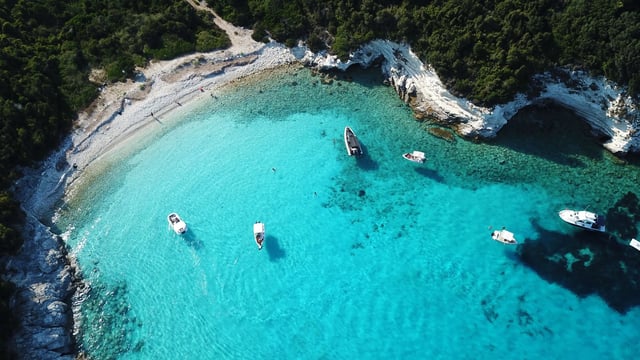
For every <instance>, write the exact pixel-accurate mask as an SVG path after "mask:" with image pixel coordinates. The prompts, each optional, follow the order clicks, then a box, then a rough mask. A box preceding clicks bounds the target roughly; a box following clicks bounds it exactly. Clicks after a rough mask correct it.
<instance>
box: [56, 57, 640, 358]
mask: <svg viewBox="0 0 640 360" xmlns="http://www.w3.org/2000/svg"><path fill="white" fill-rule="evenodd" d="M351 76H353V79H351V78H349V79H341V80H339V81H336V82H334V83H333V84H331V85H323V84H321V82H320V79H319V78H318V77H314V76H312V75H311V73H310V72H309V71H307V70H304V69H297V70H293V69H288V70H282V71H279V72H274V73H270V74H269V76H266V77H264V78H259V77H255V78H250V79H245V80H244V81H241V82H238V83H236V84H234V85H233V86H229V87H228V88H226V89H224V90H221V91H217V92H216V93H215V97H213V96H212V97H209V98H206V96H205V97H204V98H203V99H202V100H201V101H199V102H196V103H192V104H190V105H188V106H184V107H183V108H181V110H183V111H182V112H181V113H180V114H174V116H175V117H176V119H173V120H171V119H165V120H164V121H163V123H162V124H161V125H157V127H158V129H159V130H158V131H157V132H156V133H155V135H154V136H152V137H150V138H149V137H147V139H146V140H145V141H144V142H140V141H138V142H137V143H138V144H142V143H144V144H146V146H145V147H144V149H136V148H135V146H133V145H132V144H129V146H133V147H130V149H133V153H131V152H119V153H116V154H112V155H111V160H110V161H111V162H107V161H106V160H105V163H108V167H107V168H108V171H103V172H100V173H93V174H90V173H88V174H86V177H87V178H92V179H94V181H91V182H88V183H87V184H86V186H85V188H83V189H82V191H81V192H80V193H78V195H77V196H76V198H74V199H73V200H72V201H71V202H70V203H68V204H66V206H65V207H64V209H63V210H62V211H61V217H60V219H59V222H58V226H59V227H61V228H63V229H67V230H68V231H67V233H66V239H67V243H68V244H69V246H70V248H71V250H72V252H73V254H74V255H76V256H77V258H78V261H79V263H80V265H81V266H82V268H83V274H84V276H85V277H86V279H87V281H88V282H90V283H91V285H92V292H91V293H90V295H89V297H88V298H87V300H85V302H84V304H83V307H82V309H83V311H82V314H83V326H82V329H83V337H82V339H81V343H82V345H83V347H84V350H85V351H86V352H87V353H88V354H90V355H92V356H94V357H95V358H97V359H109V358H119V359H158V358H168V357H170V358H181V359H271V358H282V359H299V358H304V359H347V358H368V359H376V358H380V359H389V358H402V359H410V358H434V359H438V358H442V359H450V358H456V359H479V358H487V359H488V358H491V359H493V358H519V359H522V358H546V359H550V358H551V359H553V358H567V357H569V356H571V357H574V358H591V359H593V358H631V357H632V356H633V355H635V354H636V353H637V347H635V348H634V347H633V346H629V344H633V343H635V342H636V341H635V334H636V333H637V318H638V315H640V311H638V309H637V308H636V307H629V308H626V309H625V311H619V309H618V311H616V309H614V308H612V307H611V306H609V305H607V302H606V299H605V298H603V297H601V296H598V295H587V296H584V294H579V293H576V291H573V290H572V289H570V288H569V287H566V286H562V285H560V284H562V281H560V280H559V281H553V279H552V281H547V280H548V279H545V278H544V277H543V276H541V275H539V273H538V272H537V271H535V270H534V268H532V267H530V266H527V265H525V263H524V262H523V261H522V257H521V256H520V255H518V253H517V250H516V247H515V246H506V245H503V244H500V243H497V242H495V241H492V240H491V238H490V232H491V230H490V229H493V228H501V227H503V226H506V227H507V228H508V229H509V230H511V231H513V232H514V233H515V234H516V238H517V239H518V240H519V241H520V242H521V243H522V242H524V240H525V239H527V242H528V243H531V244H533V243H538V244H540V243H541V242H544V241H545V239H548V238H549V235H548V234H554V236H566V237H567V239H566V241H567V242H574V243H575V242H580V241H585V242H586V243H587V244H590V243H589V241H596V242H609V244H613V245H611V246H613V249H614V250H613V252H612V253H613V254H622V255H620V256H621V257H623V256H634V255H636V254H634V253H633V252H632V250H627V248H628V247H624V240H625V239H615V238H611V239H609V238H607V236H605V235H602V236H599V235H595V237H594V236H592V237H589V238H587V239H583V238H582V237H583V236H584V235H582V234H581V233H580V232H579V231H578V230H575V229H572V228H570V227H569V226H568V225H566V224H564V223H562V222H561V221H560V220H559V218H558V217H557V215H556V214H557V211H558V210H561V209H562V208H564V207H566V206H569V207H580V208H584V207H587V206H588V207H589V209H591V210H593V211H598V212H603V213H604V212H606V211H607V210H608V209H609V208H612V207H613V206H614V204H615V203H616V201H618V200H619V199H620V198H621V197H622V196H623V195H624V194H625V193H627V192H628V191H636V190H637V189H635V188H634V186H637V185H636V184H637V183H638V180H639V179H640V177H639V174H640V171H639V169H638V167H637V166H635V165H632V164H621V163H620V162H619V161H617V160H616V159H614V158H613V157H611V156H609V155H608V154H606V153H605V152H604V151H602V150H601V148H600V147H599V145H597V144H595V142H594V141H593V140H591V139H590V138H589V137H586V136H583V135H584V134H583V133H582V131H583V130H582V127H581V126H580V124H579V123H578V122H577V121H576V120H575V119H574V118H573V116H572V115H571V114H569V113H567V112H564V111H562V110H559V109H549V110H537V111H535V112H523V113H522V114H521V115H520V116H519V119H520V120H519V122H518V121H514V122H513V125H510V126H508V127H507V128H505V129H504V130H503V131H502V132H501V136H500V137H498V138H497V139H495V140H493V141H491V142H489V143H473V142H468V141H463V140H460V139H457V140H453V141H446V140H443V139H442V138H439V137H436V136H433V135H431V134H430V133H429V132H428V131H427V130H428V128H432V127H433V125H428V124H425V123H419V122H416V121H415V120H414V119H413V116H412V114H411V111H410V110H409V109H408V108H407V107H406V106H405V105H404V104H402V103H401V102H400V100H398V99H397V96H396V95H395V93H393V90H392V89H390V88H387V87H384V86H381V85H379V84H380V82H381V79H380V77H379V75H377V74H372V73H355V74H352V75H351ZM541 117H544V118H545V119H547V120H548V118H550V117H557V119H556V124H558V123H559V124H561V125H556V126H555V127H556V128H551V127H550V126H549V123H548V122H545V121H542V120H539V119H540V118H541ZM177 120H179V121H177ZM346 125H349V126H351V127H352V128H353V129H354V131H355V132H356V134H357V135H358V136H359V138H360V140H361V142H362V143H363V144H364V146H365V152H366V156H365V157H364V158H362V159H355V158H351V157H348V156H347V155H346V150H345V148H344V142H343V140H342V131H343V129H344V127H345V126H346ZM558 127H560V128H561V129H559V128H558ZM523 129H524V130H523ZM567 133H568V134H569V135H568V136H567V135H566V134H567ZM149 136H150V135H149ZM414 149H417V150H422V151H424V152H426V153H427V155H428V158H429V161H428V162H427V163H426V164H424V165H416V164H414V163H410V162H408V161H406V160H403V159H402V157H401V154H402V153H403V152H407V151H411V150H414ZM123 154H126V155H123ZM96 171H97V170H96ZM172 211H176V212H178V213H179V214H180V215H181V216H182V217H183V218H184V219H185V221H186V222H187V223H188V225H189V231H188V232H187V233H186V234H185V235H183V236H179V235H176V234H174V233H173V232H172V231H170V230H169V229H168V226H167V222H166V216H167V214H168V213H169V212H172ZM256 220H260V221H263V222H265V224H266V232H267V237H266V241H265V247H264V248H263V250H262V251H258V250H257V248H256V245H255V243H254V242H253V239H252V225H253V223H254V222H255V221H256ZM636 226H637V224H636ZM543 234H545V235H544V236H543ZM627 242H628V240H627ZM581 246H582V245H577V246H576V248H581ZM588 247H589V246H587V248H588ZM591 248H592V250H593V247H591ZM618 248H619V250H618ZM629 252H631V255H629ZM614 256H617V255H614ZM637 257H638V258H640V253H637ZM630 292H631V293H632V294H633V295H635V296H637V295H638V294H637V291H636V290H635V288H634V289H630Z"/></svg>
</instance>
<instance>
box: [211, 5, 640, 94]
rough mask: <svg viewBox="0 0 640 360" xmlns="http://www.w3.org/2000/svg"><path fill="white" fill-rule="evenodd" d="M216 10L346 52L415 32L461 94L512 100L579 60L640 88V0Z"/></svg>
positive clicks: (268, 31)
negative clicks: (539, 76)
mask: <svg viewBox="0 0 640 360" xmlns="http://www.w3.org/2000/svg"><path fill="white" fill-rule="evenodd" d="M213 6H214V7H215V10H216V11H217V12H218V13H219V14H221V15H223V16H224V17H226V18H228V19H229V20H231V21H236V22H238V23H239V24H240V25H243V26H248V27H252V28H253V29H254V30H255V32H254V38H255V39H256V40H260V39H265V38H266V37H271V38H273V39H275V40H277V41H280V42H283V43H286V44H289V45H293V44H295V42H296V41H297V40H298V39H303V40H306V41H307V43H308V44H309V46H310V47H311V49H312V50H316V51H317V50H321V49H325V48H326V49H328V50H329V51H330V52H332V53H333V54H336V55H338V56H339V57H341V58H343V59H346V58H347V56H348V54H349V52H351V51H352V50H354V49H356V48H357V47H358V46H359V45H361V44H362V43H363V42H367V41H369V40H373V39H376V38H382V39H389V40H394V41H400V42H407V43H408V44H410V45H411V47H412V49H413V50H414V51H415V52H416V54H418V56H419V57H420V58H421V59H422V61H423V62H425V63H429V64H431V65H432V66H433V67H434V68H435V70H436V72H437V73H438V75H439V76H440V78H441V79H442V80H443V82H444V83H445V84H446V85H447V86H448V87H449V88H450V89H451V90H452V91H453V92H454V93H456V94H458V95H462V96H465V97H467V98H469V99H470V100H472V101H473V102H475V103H476V104H480V105H495V104H498V103H503V102H506V101H509V100H510V99H511V98H512V97H513V95H514V94H515V93H517V92H519V91H526V89H527V86H528V85H529V83H530V79H531V76H532V75H534V74H536V73H539V72H542V71H544V70H546V69H549V68H552V67H554V66H562V65H566V66H578V67H582V68H584V69H586V70H589V71H592V72H593V73H594V74H596V75H598V74H602V75H606V76H607V77H608V78H609V79H611V80H614V81H616V82H618V83H620V84H623V85H628V89H629V92H630V94H632V95H637V94H638V93H639V92H640V21H639V20H640V19H639V16H640V4H639V3H637V2H636V1H633V0H593V1H584V0H563V1H553V0H483V1H472V0H431V1H428V0H422V1H409V0H348V1H341V0H327V1H310V0H290V1H289V0H288V1H284V0H221V1H216V2H215V4H214V5H213Z"/></svg>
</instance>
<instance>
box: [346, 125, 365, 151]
mask: <svg viewBox="0 0 640 360" xmlns="http://www.w3.org/2000/svg"><path fill="white" fill-rule="evenodd" d="M344 145H345V146H346V148H347V154H349V156H352V155H356V156H358V155H362V153H363V152H362V146H361V145H360V141H358V137H357V136H356V134H355V133H354V132H353V130H351V128H350V127H348V126H347V127H345V128H344Z"/></svg>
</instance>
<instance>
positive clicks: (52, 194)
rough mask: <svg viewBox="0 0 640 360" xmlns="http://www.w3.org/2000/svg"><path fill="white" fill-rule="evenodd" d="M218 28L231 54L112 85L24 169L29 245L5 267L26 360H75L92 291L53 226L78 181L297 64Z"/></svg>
mask: <svg viewBox="0 0 640 360" xmlns="http://www.w3.org/2000/svg"><path fill="white" fill-rule="evenodd" d="M192 5H193V6H194V7H197V8H200V7H201V6H200V5H197V4H195V3H194V4H192ZM214 15H215V14H214ZM215 22H216V24H217V25H218V26H219V27H221V28H222V29H223V30H225V31H226V32H227V34H229V36H230V38H231V40H232V46H231V47H230V48H228V49H225V50H221V51H214V52H211V53H202V54H192V55H188V56H184V57H181V58H178V59H174V60H171V61H162V62H155V63H152V64H150V65H149V66H148V67H146V68H144V69H140V70H139V76H138V77H137V78H136V80H135V81H127V82H125V83H116V84H110V85H108V86H105V87H104V88H103V89H102V92H101V94H100V96H99V97H98V99H97V100H96V101H94V103H93V104H92V105H91V106H90V107H89V108H88V109H86V110H85V111H83V112H81V113H80V114H79V115H78V120H77V121H76V123H75V130H74V131H73V132H72V133H71V134H70V135H69V136H68V137H67V138H66V139H65V140H64V141H63V143H62V144H61V146H60V148H59V149H57V150H56V151H55V152H53V153H52V154H51V155H50V156H49V157H48V158H47V159H46V160H45V161H43V162H42V163H41V164H40V165H39V166H38V167H37V168H25V169H22V170H23V174H24V175H23V177H22V178H20V179H19V180H18V181H16V183H15V184H14V186H13V188H12V191H13V192H14V194H15V196H16V198H17V199H18V200H19V201H20V203H21V207H22V209H23V210H24V211H25V213H27V220H26V222H27V223H26V229H25V231H24V238H25V241H24V244H23V246H22V248H21V249H20V251H19V253H18V254H17V255H15V256H11V257H8V258H3V259H0V260H1V261H0V263H1V264H2V266H4V268H5V273H6V274H8V279H7V280H10V281H12V282H13V283H15V284H16V286H17V289H18V290H17V292H18V298H17V299H16V304H15V307H14V311H16V312H18V313H20V314H23V315H21V317H24V318H26V317H27V316H28V319H29V321H28V322H24V323H23V324H22V326H21V327H20V328H19V329H17V332H16V334H15V335H14V337H13V339H12V344H11V346H12V348H13V349H14V350H15V351H16V352H17V353H20V354H22V355H24V356H25V358H38V359H42V358H60V359H63V358H64V359H67V358H68V359H73V358H75V356H74V355H73V354H72V353H73V352H74V351H75V345H74V341H73V340H74V338H73V335H72V333H76V334H77V330H78V329H77V325H78V324H77V323H76V324H74V323H73V321H72V320H71V319H73V318H77V311H79V308H78V306H79V303H80V302H81V299H82V296H83V294H85V293H86V291H88V287H87V286H86V285H87V284H83V283H82V281H81V279H80V278H81V275H80V273H81V269H78V267H77V266H76V264H75V259H74V258H73V255H72V254H69V253H68V252H67V250H66V248H65V244H64V242H63V240H62V238H61V237H60V236H59V235H56V234H55V233H53V232H52V231H51V228H50V227H49V226H51V225H52V222H53V221H54V218H53V216H54V212H55V211H56V206H58V205H59V201H60V200H61V199H63V198H64V197H65V196H66V195H68V194H72V192H73V189H74V184H75V181H76V179H79V178H81V177H82V174H83V173H85V170H87V168H88V167H90V166H91V165H92V164H95V163H97V162H98V161H96V160H99V159H100V158H101V156H103V155H104V154H105V153H106V152H108V151H109V150H110V149H113V148H117V147H118V145H119V144H121V143H122V142H123V141H126V140H127V139H128V138H130V137H131V136H132V135H134V134H136V135H137V134H140V133H144V131H146V130H147V129H152V128H151V127H150V126H159V125H161V121H162V119H163V118H164V117H168V115H169V113H170V112H172V111H175V110H176V109H178V108H179V107H180V106H181V105H184V104H186V103H187V102H189V101H192V100H196V99H198V98H204V97H207V98H209V97H211V96H215V91H216V90H217V89H218V88H219V87H221V86H223V85H226V84H229V83H232V82H233V81H235V80H238V79H241V78H243V77H245V76H248V75H251V74H254V73H258V72H263V71H266V70H269V69H273V68H276V67H280V66H285V65H287V64H291V63H293V62H295V57H294V56H293V55H292V53H291V51H289V50H288V49H286V48H285V47H284V46H283V45H281V44H277V43H270V44H263V43H258V42H255V41H253V40H252V39H251V31H248V30H245V29H241V28H236V27H233V25H231V24H229V23H227V22H225V21H223V20H222V19H219V18H218V17H217V16H216V19H215ZM142 135H143V134H142ZM72 298H73V300H71V301H70V300H69V299H72ZM73 327H76V328H75V329H74V328H73Z"/></svg>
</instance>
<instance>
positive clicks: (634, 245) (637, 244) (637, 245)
mask: <svg viewBox="0 0 640 360" xmlns="http://www.w3.org/2000/svg"><path fill="white" fill-rule="evenodd" d="M629 246H631V247H632V248H634V249H636V250H638V251H640V241H638V240H636V239H631V241H630V242H629Z"/></svg>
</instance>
